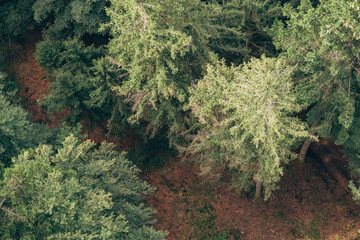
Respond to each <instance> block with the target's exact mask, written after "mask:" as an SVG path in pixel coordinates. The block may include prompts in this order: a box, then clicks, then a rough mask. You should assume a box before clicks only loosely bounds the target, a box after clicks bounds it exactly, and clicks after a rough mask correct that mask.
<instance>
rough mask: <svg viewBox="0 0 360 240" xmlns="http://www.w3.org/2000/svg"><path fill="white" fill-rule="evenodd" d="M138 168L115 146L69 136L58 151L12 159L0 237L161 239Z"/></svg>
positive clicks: (44, 150) (45, 147) (34, 152)
mask: <svg viewBox="0 0 360 240" xmlns="http://www.w3.org/2000/svg"><path fill="white" fill-rule="evenodd" d="M138 174H139V169H138V168H136V166H134V165H133V164H132V163H131V162H129V161H128V160H126V158H125V155H124V153H118V152H116V151H115V150H114V146H113V145H111V144H108V143H103V144H102V145H101V146H100V147H97V146H96V145H95V144H94V143H92V142H90V141H86V142H84V143H81V142H80V141H79V140H78V139H77V138H75V137H73V136H69V137H68V138H66V139H65V141H64V142H63V147H62V148H61V149H59V150H58V151H57V152H56V151H54V150H53V148H52V147H51V146H48V145H41V146H40V147H38V148H36V149H35V150H27V151H24V152H23V153H22V154H20V155H19V156H18V157H16V158H15V159H14V164H13V166H12V167H10V168H7V169H6V171H5V175H4V180H3V181H2V182H1V184H0V185H1V190H0V198H1V204H0V207H1V212H2V213H1V214H2V217H3V218H5V220H3V223H4V222H6V220H7V222H6V224H4V225H2V226H3V227H2V228H0V235H1V236H2V238H7V239H18V238H23V239H43V238H46V239H164V236H165V233H163V232H161V231H156V230H155V229H153V228H152V227H150V224H151V223H152V222H153V220H152V218H151V215H152V214H153V211H152V210H151V209H150V208H147V207H145V206H144V204H143V203H142V201H143V199H144V194H148V193H151V192H152V191H153V188H151V187H150V186H149V185H148V184H147V183H146V182H143V181H141V180H139V178H138Z"/></svg>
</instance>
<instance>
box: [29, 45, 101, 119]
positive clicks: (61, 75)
mask: <svg viewBox="0 0 360 240" xmlns="http://www.w3.org/2000/svg"><path fill="white" fill-rule="evenodd" d="M101 56H103V49H102V48H95V47H94V46H89V47H85V45H84V44H83V43H82V42H81V41H80V40H79V39H77V38H75V39H69V40H65V41H52V40H47V41H43V42H40V43H39V44H37V50H36V53H35V57H36V59H37V60H38V62H39V64H40V66H41V67H42V68H45V69H47V70H48V75H49V77H52V78H54V81H53V82H51V84H50V89H51V91H50V94H48V95H46V96H44V99H43V100H42V101H41V104H42V106H43V107H45V109H46V111H47V112H50V113H54V112H59V111H62V110H64V109H65V108H69V109H70V111H71V113H70V116H68V118H70V120H71V121H72V122H73V123H75V122H77V121H79V120H80V119H81V118H82V117H83V115H84V113H87V114H88V115H93V118H95V119H96V115H98V116H97V117H99V116H101V109H99V108H98V109H95V110H93V109H92V106H89V105H88V104H86V102H87V101H89V100H90V94H91V92H92V91H94V90H95V89H96V88H94V86H93V84H92V82H91V77H92V72H93V71H92V67H93V61H94V60H96V59H98V58H100V57H101ZM96 111H97V113H96Z"/></svg>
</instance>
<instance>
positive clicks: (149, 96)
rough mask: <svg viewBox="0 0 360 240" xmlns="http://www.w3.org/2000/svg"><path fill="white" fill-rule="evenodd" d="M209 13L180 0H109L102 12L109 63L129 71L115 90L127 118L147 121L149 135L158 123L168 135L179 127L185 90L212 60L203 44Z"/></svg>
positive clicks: (209, 30) (204, 7)
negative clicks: (128, 108)
mask: <svg viewBox="0 0 360 240" xmlns="http://www.w3.org/2000/svg"><path fill="white" fill-rule="evenodd" d="M212 9H213V7H211V6H207V5H205V4H202V3H201V2H200V1H185V0H178V1H169V0H166V1H163V2H159V1H153V0H150V1H147V0H146V1H138V0H125V1H112V4H111V6H110V8H108V9H107V13H108V15H109V16H110V18H111V20H110V22H109V24H106V25H104V26H103V28H104V29H108V28H109V29H110V34H111V35H112V39H111V40H110V43H109V45H108V48H109V53H110V56H111V58H110V61H112V62H113V63H116V64H117V65H118V66H119V67H120V68H121V69H124V70H126V71H128V72H129V76H128V77H127V78H125V79H123V80H122V82H121V84H120V86H118V87H116V88H115V89H116V91H117V92H118V93H119V94H121V95H124V96H125V97H126V98H128V100H127V101H129V102H132V105H133V107H132V110H133V112H134V115H133V117H132V120H138V119H140V118H141V119H145V120H148V121H149V122H150V124H149V127H148V131H149V132H150V133H152V135H154V134H155V133H156V132H157V131H158V129H159V127H161V126H162V125H164V124H168V125H170V127H171V128H172V130H171V131H173V132H176V131H177V130H178V128H179V127H180V126H179V125H181V124H183V123H181V121H179V120H181V118H182V117H181V105H182V104H183V102H185V101H186V99H187V95H188V90H187V89H188V87H189V86H190V84H191V83H192V82H193V81H194V78H197V77H199V76H201V73H202V69H203V67H204V66H205V64H206V63H207V62H208V61H209V59H211V58H212V57H211V56H212V53H211V51H210V49H209V48H208V46H207V43H208V39H209V37H210V35H211V33H212V32H214V27H213V26H212V25H211V22H210V21H207V20H206V19H209V17H210V14H211V12H212V11H213V10H212ZM184 63H186V64H184ZM179 105H180V108H179V107H178V106H179Z"/></svg>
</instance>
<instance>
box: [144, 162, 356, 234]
mask: <svg viewBox="0 0 360 240" xmlns="http://www.w3.org/2000/svg"><path fill="white" fill-rule="evenodd" d="M198 173H199V168H198V167H197V166H196V165H191V164H189V163H186V162H177V161H175V160H172V161H169V162H167V163H166V164H165V166H163V167H162V168H161V169H158V170H155V171H152V172H147V173H145V175H144V178H145V179H146V180H147V181H148V182H149V183H150V184H151V185H152V186H155V187H156V188H157V189H158V190H157V192H156V193H155V194H154V195H153V196H149V197H148V200H147V202H148V204H150V205H152V206H153V207H154V208H155V209H156V210H157V218H158V222H157V223H156V224H155V227H156V228H157V229H163V230H167V231H168V232H169V235H168V237H167V239H169V240H178V239H216V237H218V239H221V238H220V235H221V234H222V233H223V234H224V233H226V234H225V235H227V236H228V238H226V239H249V240H256V239H259V240H260V239H264V240H272V239H274V240H275V239H284V240H285V239H334V240H335V239H357V238H356V237H359V235H357V230H358V229H360V222H358V219H359V215H360V208H359V206H356V205H355V203H354V202H353V201H352V199H351V196H350V195H349V194H348V193H347V192H344V191H343V189H342V188H341V187H340V186H339V185H338V184H337V181H336V179H334V178H333V177H332V176H331V175H329V173H328V172H327V171H326V169H325V168H324V166H322V164H321V161H319V160H316V159H308V163H307V165H306V166H301V165H299V164H295V163H294V164H293V165H291V166H288V167H287V170H286V174H285V176H284V177H283V179H282V180H281V182H280V184H279V186H280V189H279V190H277V191H275V192H274V193H273V196H272V198H271V199H270V200H269V201H268V202H263V201H254V200H252V199H251V198H247V197H246V196H244V195H242V194H236V193H235V192H234V191H233V190H229V183H226V182H222V183H208V182H207V181H206V180H205V179H203V178H202V177H200V176H199V175H198Z"/></svg>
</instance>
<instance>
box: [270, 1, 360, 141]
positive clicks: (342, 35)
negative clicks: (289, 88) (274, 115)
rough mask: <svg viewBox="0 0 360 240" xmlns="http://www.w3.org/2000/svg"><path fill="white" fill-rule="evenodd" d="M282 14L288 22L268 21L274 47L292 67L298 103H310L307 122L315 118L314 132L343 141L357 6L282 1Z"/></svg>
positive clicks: (351, 99)
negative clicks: (316, 127) (317, 121)
mask: <svg viewBox="0 0 360 240" xmlns="http://www.w3.org/2000/svg"><path fill="white" fill-rule="evenodd" d="M284 14H285V16H287V17H288V18H290V20H288V21H287V25H286V26H285V25H284V24H283V23H281V22H280V21H278V22H277V23H276V24H275V25H274V27H273V29H272V31H273V35H274V38H275V45H276V46H277V47H278V48H279V49H283V50H284V51H285V53H284V54H283V55H284V56H286V57H287V58H288V59H289V60H290V63H291V64H294V65H295V64H296V65H297V68H298V70H299V73H298V74H297V81H296V83H297V91H298V92H299V96H301V98H300V101H301V102H303V103H305V104H307V105H312V107H311V109H310V111H309V113H308V119H307V120H308V122H309V123H313V122H315V121H316V120H317V119H319V120H320V125H319V127H318V129H317V133H318V134H319V135H320V136H324V137H333V138H334V139H335V140H336V141H337V143H338V144H343V143H344V142H345V141H346V140H347V138H348V137H349V136H348V134H347V131H348V129H349V127H350V126H351V124H352V122H353V115H354V112H355V105H354V104H355V95H354V88H357V85H356V80H355V79H356V78H355V76H356V75H357V74H358V71H359V70H358V64H359V58H358V54H359V49H360V48H359V39H360V28H359V26H357V24H356V23H357V21H358V16H359V14H360V5H359V3H358V2H357V1H355V0H347V1H336V0H324V1H321V2H320V4H319V5H318V6H317V7H316V8H314V7H313V6H312V4H311V2H310V1H308V0H303V1H302V2H301V4H300V6H299V7H298V8H296V9H294V8H292V7H291V6H290V5H289V4H288V5H286V6H285V8H284Z"/></svg>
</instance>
